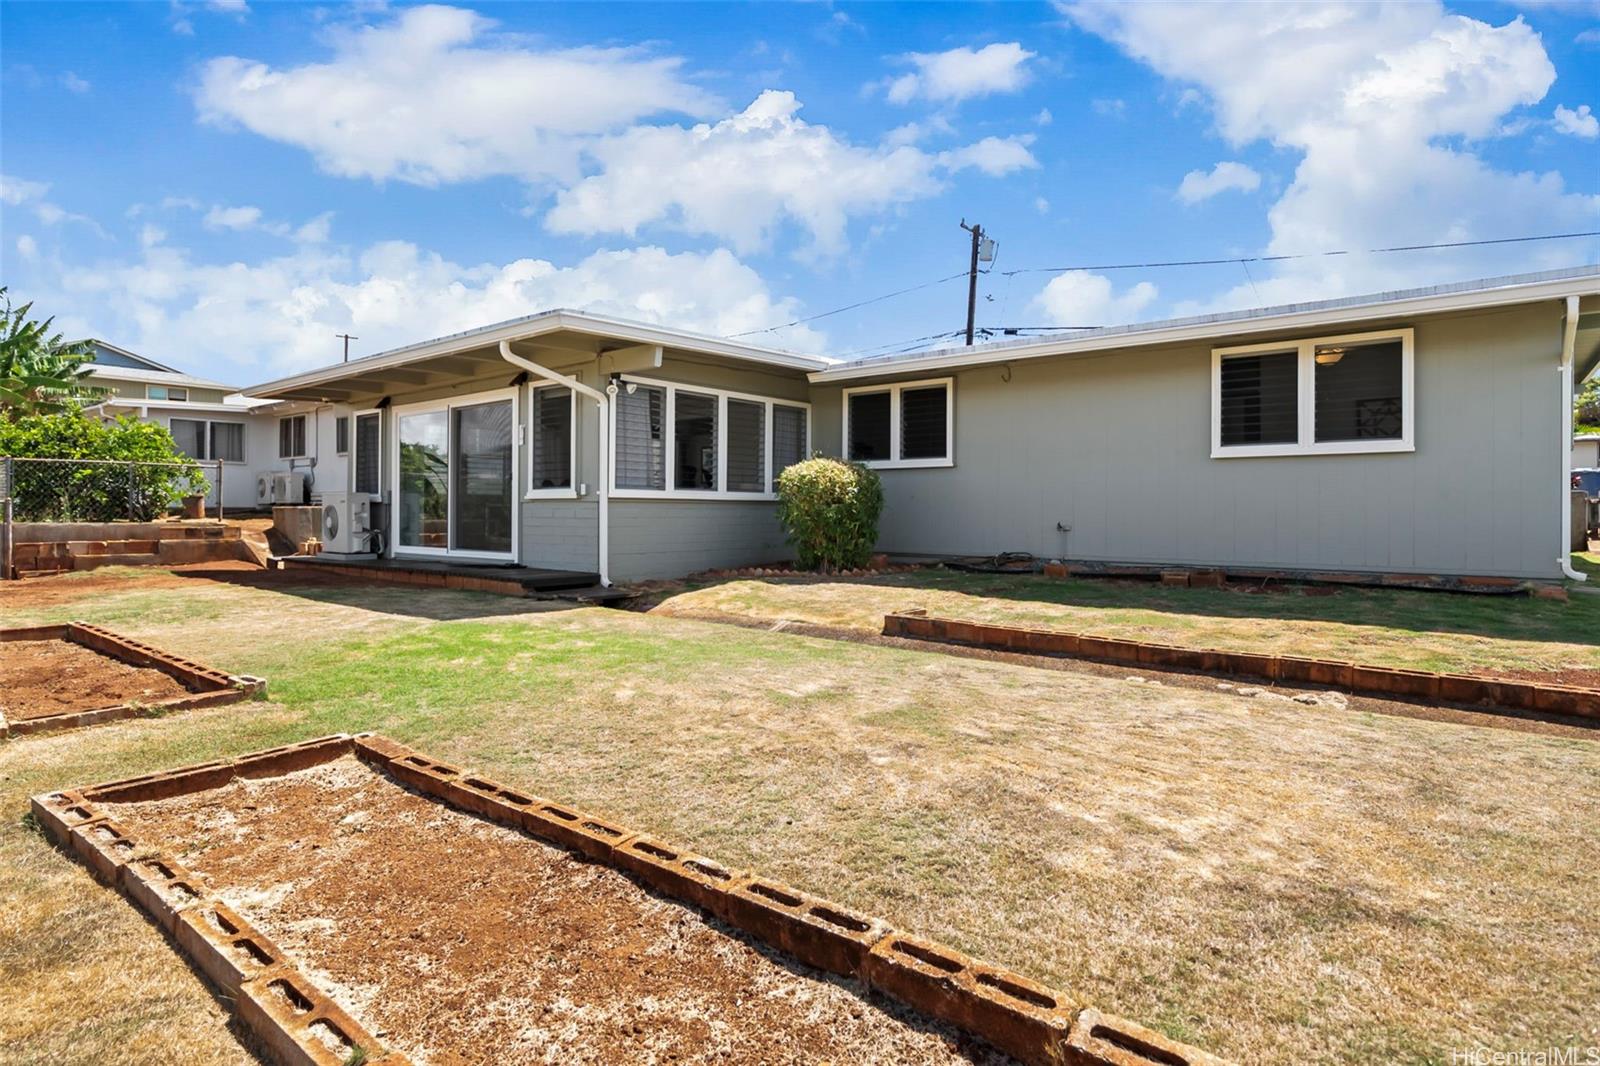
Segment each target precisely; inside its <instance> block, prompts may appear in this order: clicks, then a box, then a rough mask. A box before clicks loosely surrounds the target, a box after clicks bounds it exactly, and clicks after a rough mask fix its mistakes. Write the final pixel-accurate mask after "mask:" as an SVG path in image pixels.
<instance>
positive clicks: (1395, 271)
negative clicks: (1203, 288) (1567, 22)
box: [1064, 0, 1600, 310]
mask: <svg viewBox="0 0 1600 1066" xmlns="http://www.w3.org/2000/svg"><path fill="white" fill-rule="evenodd" d="M1064 10H1066V12H1067V13H1068V15H1069V16H1070V18H1072V19H1073V20H1074V21H1075V22H1077V24H1078V25H1080V26H1082V27H1083V28H1085V29H1087V30H1089V31H1091V32H1094V33H1096V34H1099V35H1101V36H1103V37H1105V38H1107V39H1109V40H1111V41H1112V42H1114V43H1115V44H1117V45H1118V46H1119V47H1120V48H1122V49H1123V50H1124V51H1125V52H1126V53H1128V54H1129V55H1131V56H1133V57H1134V58H1136V59H1139V60H1141V61H1143V62H1144V63H1146V64H1148V65H1149V66H1150V67H1152V68H1153V69H1154V70H1156V71H1157V72H1158V73H1160V74H1161V75H1163V76H1164V77H1166V78H1168V79H1170V80H1171V81H1172V82H1174V83H1176V84H1178V85H1181V86H1183V87H1184V91H1185V92H1189V91H1195V92H1197V93H1198V94H1199V96H1200V98H1201V99H1203V100H1204V101H1206V102H1208V103H1209V104H1210V106H1211V108H1212V112H1213V115H1214V119H1215V122H1216V127H1217V130H1218V132H1219V133H1221V134H1222V136H1223V137H1224V138H1226V139H1227V140H1228V141H1229V142H1230V143H1232V144H1234V145H1245V144H1248V143H1251V142H1254V141H1267V142H1269V143H1271V144H1273V145H1275V146H1278V147H1280V148H1284V149H1288V150H1291V151H1294V152H1297V153H1299V156H1300V161H1299V165H1298V167H1297V168H1296V170H1295V173H1294V180H1293V181H1292V183H1291V184H1290V185H1289V186H1288V188H1287V189H1286V190H1285V191H1284V193H1283V195H1282V196H1281V197H1280V198H1279V199H1278V201H1277V202H1276V203H1275V204H1274V205H1273V206H1272V208H1271V210H1270V211H1269V213H1268V221H1269V223H1270V225H1271V230H1272V236H1271V239H1270V240H1269V241H1268V244H1267V247H1266V249H1265V251H1266V252H1268V253H1269V254H1293V253H1303V252H1318V251H1323V250H1329V249H1361V248H1371V247H1382V246H1386V245H1393V244H1400V243H1424V242H1442V241H1456V240H1468V239H1486V238H1496V237H1506V236H1520V235H1524V234H1534V233H1544V232H1550V231H1552V230H1559V229H1563V228H1571V229H1592V228H1594V226H1593V223H1594V221H1595V218H1596V215H1597V212H1600V198H1597V197H1592V196H1583V195H1579V194H1575V193H1572V192H1570V191H1568V190H1567V188H1566V186H1565V183H1564V182H1563V180H1562V178H1561V176H1560V175H1559V174H1556V173H1546V174H1533V173H1511V172H1507V171H1502V170H1499V169H1496V168H1495V167H1494V166H1492V165H1490V164H1489V163H1487V162H1486V161H1485V160H1483V159H1482V158H1481V157H1479V156H1478V155H1477V154H1475V153H1474V152H1473V151H1472V150H1471V148H1470V141H1471V140H1472V139H1475V138H1482V137H1486V136H1489V135H1491V134H1493V133H1494V132H1495V131H1497V130H1498V129H1500V128H1501V127H1502V125H1503V124H1504V120H1505V118H1506V116H1507V115H1508V113H1510V112H1512V111H1513V110H1515V109H1517V108H1521V107H1526V106H1529V105H1532V104H1535V103H1537V102H1539V101H1540V100H1541V99H1543V98H1544V95H1545V93H1546V92H1547V91H1548V90H1549V88H1550V85H1551V83H1552V82H1553V81H1554V79H1555V68H1554V66H1553V65H1552V64H1551V62H1550V59H1549V57H1548V56H1547V55H1546V53H1545V50H1544V47H1543V45H1542V44H1541V43H1540V40H1539V37H1538V35H1537V34H1536V33H1535V32H1534V31H1533V30H1532V29H1531V28H1529V26H1528V25H1527V24H1526V23H1525V22H1523V21H1522V20H1521V19H1520V18H1515V19H1512V20H1511V21H1509V22H1506V23H1504V24H1503V25H1498V26H1497V25H1493V24H1491V23H1489V22H1484V21H1481V20H1479V19H1475V18H1469V17H1467V16H1464V15H1457V14H1452V13H1450V12H1449V11H1447V10H1445V8H1444V7H1443V6H1442V5H1441V4H1439V3H1434V2H1429V3H1401V4H1358V3H1338V2H1330V3H1315V4H1313V3H1301V4H1283V5H1262V4H1251V3H1234V4H1225V3H1214V4H1203V5H1200V4H1196V5H1188V4H1161V3H1141V4H1115V3H1110V2H1106V0H1084V2H1081V3H1073V4H1069V5H1066V6H1065V8H1064ZM1241 57H1248V60H1247V61H1242V60H1241ZM1464 142H1465V143H1464ZM1583 254H1584V252H1583V250H1582V249H1581V248H1579V247H1577V246H1574V245H1570V244H1569V245H1565V246H1562V245H1555V244H1551V245H1524V246H1519V247H1518V248H1517V249H1515V250H1511V249H1505V248H1501V249H1498V250H1492V251H1481V252H1463V251H1452V252H1449V253H1439V254H1432V253H1429V254H1407V255H1391V256H1348V257H1341V258H1339V259H1324V260H1305V261H1296V262H1291V263H1284V264H1279V265H1278V266H1277V267H1276V268H1275V269H1274V270H1273V271H1271V275H1272V276H1270V277H1268V278H1266V279H1261V278H1259V277H1258V278H1257V281H1256V284H1255V285H1254V286H1251V285H1248V284H1244V285H1239V286H1238V287H1236V288H1234V289H1233V290H1232V291H1230V292H1227V293H1225V294H1223V295H1221V296H1219V297H1218V298H1217V300H1216V301H1214V302H1211V303H1208V304H1207V305H1206V306H1218V305H1227V306H1240V305H1244V304H1253V303H1277V302H1283V301H1290V300H1296V299H1303V298H1308V297H1323V296H1339V295H1345V294H1349V293H1354V292H1368V291H1374V290H1380V289H1387V288H1397V287H1404V286H1406V285H1414V284H1425V283H1431V282H1437V281H1446V280H1453V279H1456V278H1461V277H1468V276H1473V275H1482V274H1491V273H1496V272H1509V271H1511V270H1519V269H1538V268H1540V267H1543V266H1552V265H1561V264H1566V263H1570V262H1572V261H1574V256H1581V255H1583ZM1188 309H1189V308H1180V310H1188Z"/></svg>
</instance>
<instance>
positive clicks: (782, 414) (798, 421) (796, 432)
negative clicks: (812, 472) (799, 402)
mask: <svg viewBox="0 0 1600 1066" xmlns="http://www.w3.org/2000/svg"><path fill="white" fill-rule="evenodd" d="M805 457H806V409H805V408H804V407H785V406H783V405H782V404H773V405H772V477H773V481H774V482H776V481H777V477H778V475H779V474H781V473H783V471H784V468H786V467H790V466H793V465H794V464H795V463H798V462H800V461H801V460H803V459H805Z"/></svg>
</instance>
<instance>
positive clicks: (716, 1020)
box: [105, 757, 1006, 1063]
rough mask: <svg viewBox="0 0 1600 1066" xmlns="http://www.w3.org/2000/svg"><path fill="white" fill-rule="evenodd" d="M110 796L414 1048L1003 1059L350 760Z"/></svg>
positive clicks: (550, 1056)
mask: <svg viewBox="0 0 1600 1066" xmlns="http://www.w3.org/2000/svg"><path fill="white" fill-rule="evenodd" d="M105 806H106V807H107V808H108V809H109V810H110V811H111V812H112V813H113V817H115V818H117V819H118V820H119V821H120V822H122V823H123V824H125V825H127V826H128V827H129V828H130V829H131V830H132V831H133V832H134V833H136V834H138V835H140V836H146V837H149V838H152V839H159V840H162V841H163V842H164V843H166V845H167V846H168V847H169V848H170V849H171V850H172V852H173V853H174V854H176V855H177V857H178V858H179V859H180V861H182V862H183V863H184V864H186V865H187V866H189V867H190V868H192V869H194V870H196V871H198V872H199V873H201V874H202V875H203V876H204V877H205V878H206V880H207V881H208V883H209V884H210V885H211V886H212V887H213V888H214V889H215V891H216V892H217V894H218V896H220V897H221V898H222V899H223V900H224V901H225V902H226V903H228V904H229V905H230V906H232V907H233V908H234V909H236V910H237V911H239V912H240V913H241V914H243V915H244V916H245V917H246V918H247V919H248V920H250V921H251V922H253V923H255V924H256V925H257V926H258V927H259V928H260V929H261V930H262V931H263V932H264V933H266V934H267V935H268V936H269V937H271V938H272V939H273V940H274V941H275V942H276V943H277V944H278V945H279V946H280V947H281V948H283V949H284V950H285V951H287V952H288V954H289V955H290V956H291V957H292V958H293V959H294V960H295V961H296V962H297V963H298V964H299V965H300V966H301V968H302V969H304V970H305V971H306V973H307V974H308V975H309V976H310V977H311V978H312V979H313V980H314V981H315V982H316V983H317V984H318V985H320V986H321V987H322V988H323V989H324V990H325V991H327V992H329V993H330V994H331V995H332V996H333V998H334V999H335V1000H337V1001H338V1002H339V1003H340V1004H341V1005H342V1006H344V1007H345V1008H346V1009H347V1010H349V1011H350V1013H351V1014H352V1015H353V1016H354V1017H355V1018H356V1019H357V1020H358V1021H359V1022H361V1023H362V1024H363V1025H365V1026H366V1027H367V1028H368V1029H370V1030H372V1031H373V1032H374V1033H375V1034H376V1035H377V1036H378V1037H379V1039H381V1040H383V1041H384V1042H385V1043H387V1044H388V1045H390V1046H392V1047H395V1048H397V1049H399V1050H401V1051H404V1052H405V1053H407V1054H408V1055H411V1056H412V1057H413V1058H415V1059H416V1060H417V1061H418V1062H422V1063H428V1062H432V1063H444V1062H449V1063H455V1062H469V1061H470V1062H485V1061H561V1062H596V1063H600V1062H620V1061H654V1062H719V1063H721V1062H761V1063H767V1062H798V1061H806V1062H818V1061H821V1062H827V1061H837V1062H843V1061H850V1062H919V1063H940V1062H944V1063H956V1062H1002V1061H1006V1060H1004V1059H1003V1058H1001V1057H999V1056H997V1055H995V1054H994V1053H992V1052H990V1051H988V1050H987V1049H985V1048H983V1047H981V1046H979V1045H975V1044H972V1043H969V1042H967V1041H966V1039H965V1038H963V1037H961V1036H959V1035H958V1034H956V1033H955V1032H953V1031H951V1030H947V1029H945V1028H943V1027H940V1026H937V1025H934V1024H932V1023H930V1022H928V1021H926V1020H925V1019H921V1018H918V1017H917V1016H915V1015H913V1014H910V1013H908V1012H903V1011H899V1010H896V1009H892V1008H888V1007H887V1006H886V1005H885V1006H880V1005H878V1004H877V1003H875V1002H870V1001H868V1000H867V999H866V998H865V997H864V995H863V994H862V993H861V990H860V987H859V985H856V984H854V983H853V982H849V981H844V980H840V979H837V978H832V977H828V976H825V975H821V974H818V973H815V972H813V971H810V970H807V969H804V968H803V967H799V966H796V965H794V964H793V963H791V962H789V961H786V960H785V959H784V958H783V957H782V956H779V955H775V954H773V953H771V952H770V951H768V950H767V949H765V948H762V947H759V946H757V945H755V944H753V943H752V942H751V941H749V940H748V939H746V938H744V937H743V936H741V935H740V934H738V933H736V932H734V931H732V930H730V929H729V928H727V927H725V926H722V925H720V924H719V923H717V922H715V921H714V920H711V919H709V918H706V917H705V916H703V915H701V914H699V913H698V912H695V911H693V910H691V909H689V908H686V907H683V906H681V905H679V904H676V903H671V902H668V901H665V900H663V899H661V898H659V897H656V896H654V895H652V894H650V893H649V892H647V891H645V890H644V889H643V888H641V887H639V886H638V885H637V884H635V883H634V882H633V881H631V880H630V879H628V878H627V877H625V876H624V875H622V874H620V873H617V872H616V871H614V870H611V869H609V868H607V867H602V866H598V865H594V864H591V863H588V862H584V861H581V860H580V859H577V858H575V857H574V856H572V855H570V854H569V853H567V852H565V851H563V850H561V849H558V848H554V847H551V846H549V845H546V844H543V843H541V842H539V841H536V840H533V839H531V838H529V837H526V836H524V835H522V834H520V833H517V832H514V831H512V830H509V829H505V828H503V827H500V826H496V825H493V824H490V823H488V822H485V821H482V820H480V819H478V818H475V817H473V816H471V815H467V814H463V813H460V812H458V811H454V810H452V809H449V808H447V807H445V806H443V805H441V804H438V803H435V802H433V801H431V800H427V799H424V798H422V797H420V796H417V795H415V794H413V793H411V792H409V791H407V790H406V789H404V788H402V787H400V786H399V785H397V784H395V783H394V782H393V781H392V780H390V779H389V778H388V777H386V776H384V775H382V774H380V773H377V772H375V771H373V770H371V769H369V768H368V767H366V766H365V765H363V764H361V763H359V762H358V761H356V760H355V759H353V758H349V757H346V758H343V759H340V760H337V761H335V762H332V763H328V764H325V765H323V766H318V767H314V768H312V769H309V770H303V771H299V772H297V773H293V774H289V775H286V776H283V777H278V778H270V779H258V780H248V779H240V780H236V781H234V782H233V783H231V784H229V785H227V786H225V787H223V788H221V789H216V790H212V791H208V792H204V793H196V794H190V795H186V796H180V797H174V798H172V799H166V800H156V801H150V802H144V803H129V804H105Z"/></svg>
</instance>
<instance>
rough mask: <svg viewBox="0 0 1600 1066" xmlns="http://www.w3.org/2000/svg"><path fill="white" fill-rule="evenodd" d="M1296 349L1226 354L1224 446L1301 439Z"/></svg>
mask: <svg viewBox="0 0 1600 1066" xmlns="http://www.w3.org/2000/svg"><path fill="white" fill-rule="evenodd" d="M1299 364H1300V356H1299V353H1298V352H1270V353H1267V354H1265V355H1233V356H1229V357H1227V358H1226V359H1224V360H1222V411H1221V416H1222V446H1223V447H1225V448H1226V447H1230V446H1235V445H1248V444H1294V443H1296V442H1297V441H1298V440H1299V439H1300V429H1299V425H1300V421H1299V402H1300V401H1299V387H1298V382H1299V374H1300V369H1299Z"/></svg>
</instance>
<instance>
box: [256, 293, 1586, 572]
mask: <svg viewBox="0 0 1600 1066" xmlns="http://www.w3.org/2000/svg"><path fill="white" fill-rule="evenodd" d="M1580 301H1581V303H1580ZM508 356H509V358H507V357H508ZM1597 362H1600V268H1596V267H1586V268H1582V269H1579V270H1567V271H1550V272H1545V273H1542V274H1533V275H1521V276H1517V277H1511V278H1497V279H1491V280H1486V281H1481V282H1472V283H1467V284H1460V285H1445V286H1438V287H1434V288H1428V289H1417V290H1410V291H1405V292H1392V293H1384V294H1380V295H1375V296H1367V297H1355V298H1348V299H1339V300H1327V301H1319V302H1315V303H1306V304H1297V305H1292V306H1287V307H1274V308H1265V309H1260V310H1252V311H1243V312H1236V313H1228V314H1217V315H1207V316H1202V317H1198V318H1188V319H1178V320H1172V321H1166V322H1150V323H1141V324H1138V325H1130V326H1117V327H1107V328H1102V329H1094V330H1084V331H1078V332H1074V333H1072V334H1070V335H1067V336H1061V337H1055V338H1049V339H1044V340H1037V339H1029V340H1019V341H1007V342H1001V343H996V344H985V345H979V346H974V347H968V348H957V349H951V350H943V351H934V352H923V353H917V354H914V355H908V356H899V357H891V358H885V359H866V360H857V361H854V362H838V361H833V360H828V359H823V358H818V357H815V356H807V355H798V354H795V353H792V352H784V351H778V350H774V349H770V348H762V347H757V346H753V345H747V344H742V343H737V342H733V341H728V340H720V339H716V338H711V337H704V336H699V335H696V334H691V333H684V332H680V331H675V330H670V329H663V328H659V327H655V326H648V325H643V324H639V323H631V322H623V321H618V320H615V319H609V318H603V317H600V316H595V315H587V314H581V313H576V312H571V311H549V312H545V313H542V314H537V315H531V316H528V317H526V318H521V319H516V320H514V321H510V322H504V323H500V324H497V325H493V326H486V327H484V328H481V329H475V330H470V331H467V332H465V333H458V334H454V335H452V336H448V337H442V338H439V339H436V340H431V341H426V342H423V343H419V344H414V345H410V346H407V347H404V348H399V349H396V350H394V351H390V352H385V353H382V354H379V355H374V356H369V357H366V358H362V359H354V360H351V361H350V362H348V363H341V364H337V365H334V366H331V367H327V368H325V369H321V370H315V371H311V372H308V373H303V374H297V375H294V376H292V377H287V378H282V379H279V380H277V381H272V382H268V383H266V384H263V385H258V386H255V387H253V388H250V389H247V390H245V393H246V395H248V396H252V397H256V398H258V399H270V400H275V401H278V402H298V403H314V404H327V405H331V409H332V410H333V411H334V412H336V413H337V414H338V415H339V416H343V417H349V418H351V419H353V420H354V421H353V424H354V426H355V427H356V429H355V430H354V438H353V439H354V444H353V449H352V451H351V454H350V456H349V459H350V470H351V477H352V482H351V484H352V487H353V489H354V490H356V491H360V492H366V493H369V494H370V496H371V498H372V499H373V501H375V502H376V503H378V504H380V505H381V506H379V507H377V508H376V509H375V521H376V522H377V523H378V524H379V526H380V528H382V529H384V530H385V531H386V534H387V545H386V552H387V553H388V554H391V555H394V556H399V557H417V558H444V559H460V560H469V561H472V560H476V561H486V562H509V561H520V562H522V563H524V564H526V565H530V566H542V567H552V568H564V569H593V570H598V571H600V572H601V573H602V574H606V575H607V576H609V577H610V578H611V579H613V580H632V579H641V578H649V577H660V576H675V575H681V574H684V573H687V572H689V571H693V570H697V569H703V568H707V567H724V566H736V565H741V564H749V563H757V562H763V561H767V560H773V559H779V558H784V557H787V555H788V550H787V548H786V547H785V545H784V542H783V534H782V531H781V530H780V529H779V527H778V523H777V520H776V516H775V504H774V502H773V494H772V487H773V479H774V477H775V476H776V474H777V473H778V472H779V471H780V470H781V469H782V468H783V467H784V466H785V465H787V464H788V463H791V462H794V461H796V460H797V459H799V458H801V457H803V456H805V455H808V454H810V453H811V452H813V451H821V452H823V453H824V454H829V455H844V456H848V457H849V458H852V459H858V460H861V461H863V462H866V463H868V464H869V465H872V466H874V467H876V468H878V469H879V470H880V472H881V475H882V477H883V480H884V491H885V499H886V506H885V510H884V516H883V521H882V532H881V536H880V540H879V547H880V549H882V550H885V551H889V552H895V553H908V554H918V555H924V554H926V555H992V554H994V553H996V552H1000V551H1011V550H1020V551H1028V552H1032V553H1034V554H1035V555H1038V556H1041V557H1060V558H1068V559H1074V560H1085V561H1101V562H1123V563H1140V564H1172V565H1183V566H1219V567H1252V568H1257V567H1265V568H1275V569H1288V570H1300V571H1357V572H1370V573H1427V574H1445V575H1451V574H1460V575H1494V576H1511V577H1521V578H1547V579H1548V578H1557V577H1560V576H1561V575H1562V573H1563V570H1564V568H1565V567H1566V566H1567V565H1568V562H1567V558H1566V555H1565V545H1566V536H1565V535H1566V529H1567V518H1566V510H1565V508H1566V507H1567V506H1568V505H1569V501H1570V495H1569V494H1568V493H1566V492H1565V491H1562V490H1563V488H1564V486H1565V483H1566V480H1565V472H1566V469H1567V467H1566V463H1567V460H1568V458H1569V457H1568V454H1567V442H1568V441H1569V439H1570V437H1571V396H1572V382H1573V380H1574V373H1576V375H1577V377H1578V378H1579V379H1581V378H1582V377H1583V376H1585V375H1586V374H1587V373H1589V372H1590V371H1592V370H1593V368H1594V366H1595V364H1596V363H1597ZM1552 371H1560V372H1559V373H1552ZM1558 475H1560V477H1558Z"/></svg>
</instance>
